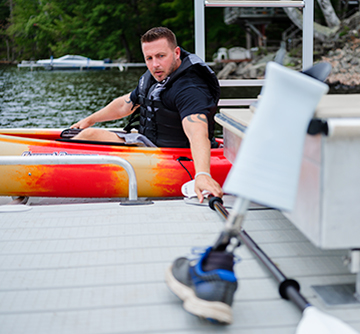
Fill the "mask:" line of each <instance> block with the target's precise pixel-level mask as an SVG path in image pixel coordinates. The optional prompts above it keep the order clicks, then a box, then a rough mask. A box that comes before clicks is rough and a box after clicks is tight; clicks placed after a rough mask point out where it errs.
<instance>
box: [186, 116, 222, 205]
mask: <svg viewBox="0 0 360 334" xmlns="http://www.w3.org/2000/svg"><path fill="white" fill-rule="evenodd" d="M182 125H183V128H184V131H185V134H186V136H187V137H188V138H189V141H190V148H191V154H192V157H193V159H194V165H195V173H200V172H205V173H209V174H210V149H211V144H210V140H209V136H208V122H207V118H206V116H205V115H203V114H193V115H189V116H187V117H185V118H184V119H183V121H182ZM203 190H208V191H210V192H211V193H212V194H213V195H214V196H217V197H222V196H223V192H222V189H221V187H220V185H219V184H218V183H217V182H216V181H215V180H214V179H213V178H211V177H210V176H208V175H205V174H200V175H198V176H197V177H196V179H195V192H196V194H197V195H198V198H199V201H200V203H202V202H203V200H204V196H203V195H202V191H203Z"/></svg>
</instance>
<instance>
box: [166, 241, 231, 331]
mask: <svg viewBox="0 0 360 334" xmlns="http://www.w3.org/2000/svg"><path fill="white" fill-rule="evenodd" d="M233 265H234V255H233V254H232V253H229V252H215V251H212V248H211V247H209V248H207V249H206V251H205V252H204V253H203V254H202V255H201V257H200V258H198V259H195V260H192V259H189V258H186V257H180V258H178V259H176V260H175V261H174V262H173V264H172V265H171V266H170V267H169V268H168V270H167V272H166V278H165V280H166V283H167V285H168V287H169V288H170V290H171V291H172V292H173V293H174V294H175V295H176V296H178V297H179V298H180V299H181V300H182V301H183V307H184V309H185V310H186V311H188V312H189V313H191V314H194V315H196V316H198V317H200V318H203V319H207V320H209V321H211V322H213V323H219V324H226V325H227V324H231V323H232V320H233V316H232V309H231V305H232V302H233V297H234V293H235V291H236V289H237V286H238V284H237V279H236V277H235V274H234V271H233Z"/></svg>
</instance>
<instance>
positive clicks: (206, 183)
mask: <svg viewBox="0 0 360 334" xmlns="http://www.w3.org/2000/svg"><path fill="white" fill-rule="evenodd" d="M204 190H207V191H209V192H210V193H211V194H212V195H214V196H215V197H220V198H221V197H222V196H223V195H224V194H223V191H222V189H221V187H220V185H219V183H217V182H216V181H215V180H214V179H213V178H211V177H210V176H208V175H205V174H201V175H198V176H197V177H196V179H195V192H196V195H197V197H198V199H199V202H200V203H202V202H203V201H204V195H203V194H202V192H203V191H204Z"/></svg>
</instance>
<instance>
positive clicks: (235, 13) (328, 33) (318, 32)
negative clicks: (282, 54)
mask: <svg viewBox="0 0 360 334" xmlns="http://www.w3.org/2000/svg"><path fill="white" fill-rule="evenodd" d="M282 1H286V0H282ZM317 2H318V4H319V7H320V9H321V12H322V14H323V16H324V19H325V22H326V25H322V24H319V23H317V22H314V37H315V39H317V40H319V41H322V42H324V41H328V40H329V39H334V38H336V34H337V33H338V32H339V30H340V27H341V21H340V19H339V18H338V16H337V15H336V13H335V10H334V8H333V6H332V4H331V2H330V0H317ZM283 9H284V11H285V13H286V14H287V16H288V17H289V19H290V20H291V21H292V22H293V23H294V24H295V25H296V26H297V27H298V28H299V29H302V28H303V26H302V25H303V16H302V13H301V11H300V10H299V9H297V8H293V7H291V8H287V7H284V8H283ZM240 18H241V13H240V8H238V7H236V8H231V7H229V8H225V22H226V23H227V24H233V23H235V22H236V21H237V20H239V19H240Z"/></svg>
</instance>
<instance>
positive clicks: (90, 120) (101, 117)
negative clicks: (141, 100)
mask: <svg viewBox="0 0 360 334" xmlns="http://www.w3.org/2000/svg"><path fill="white" fill-rule="evenodd" d="M133 106H134V104H133V102H132V101H131V100H130V93H129V94H126V95H123V96H120V97H118V98H116V99H115V100H113V101H112V102H110V103H109V104H108V105H107V106H106V107H104V108H102V109H100V110H99V111H97V112H95V113H93V114H91V115H90V116H88V117H86V118H84V119H82V120H80V121H79V122H77V123H75V124H73V125H72V126H71V127H70V128H71V129H73V128H77V129H86V128H88V127H90V126H93V125H94V124H95V123H98V122H105V121H112V120H115V119H120V118H123V117H125V116H128V115H130V114H132V113H133V112H134V111H135V110H136V109H137V107H138V106H135V107H134V108H133Z"/></svg>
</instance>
